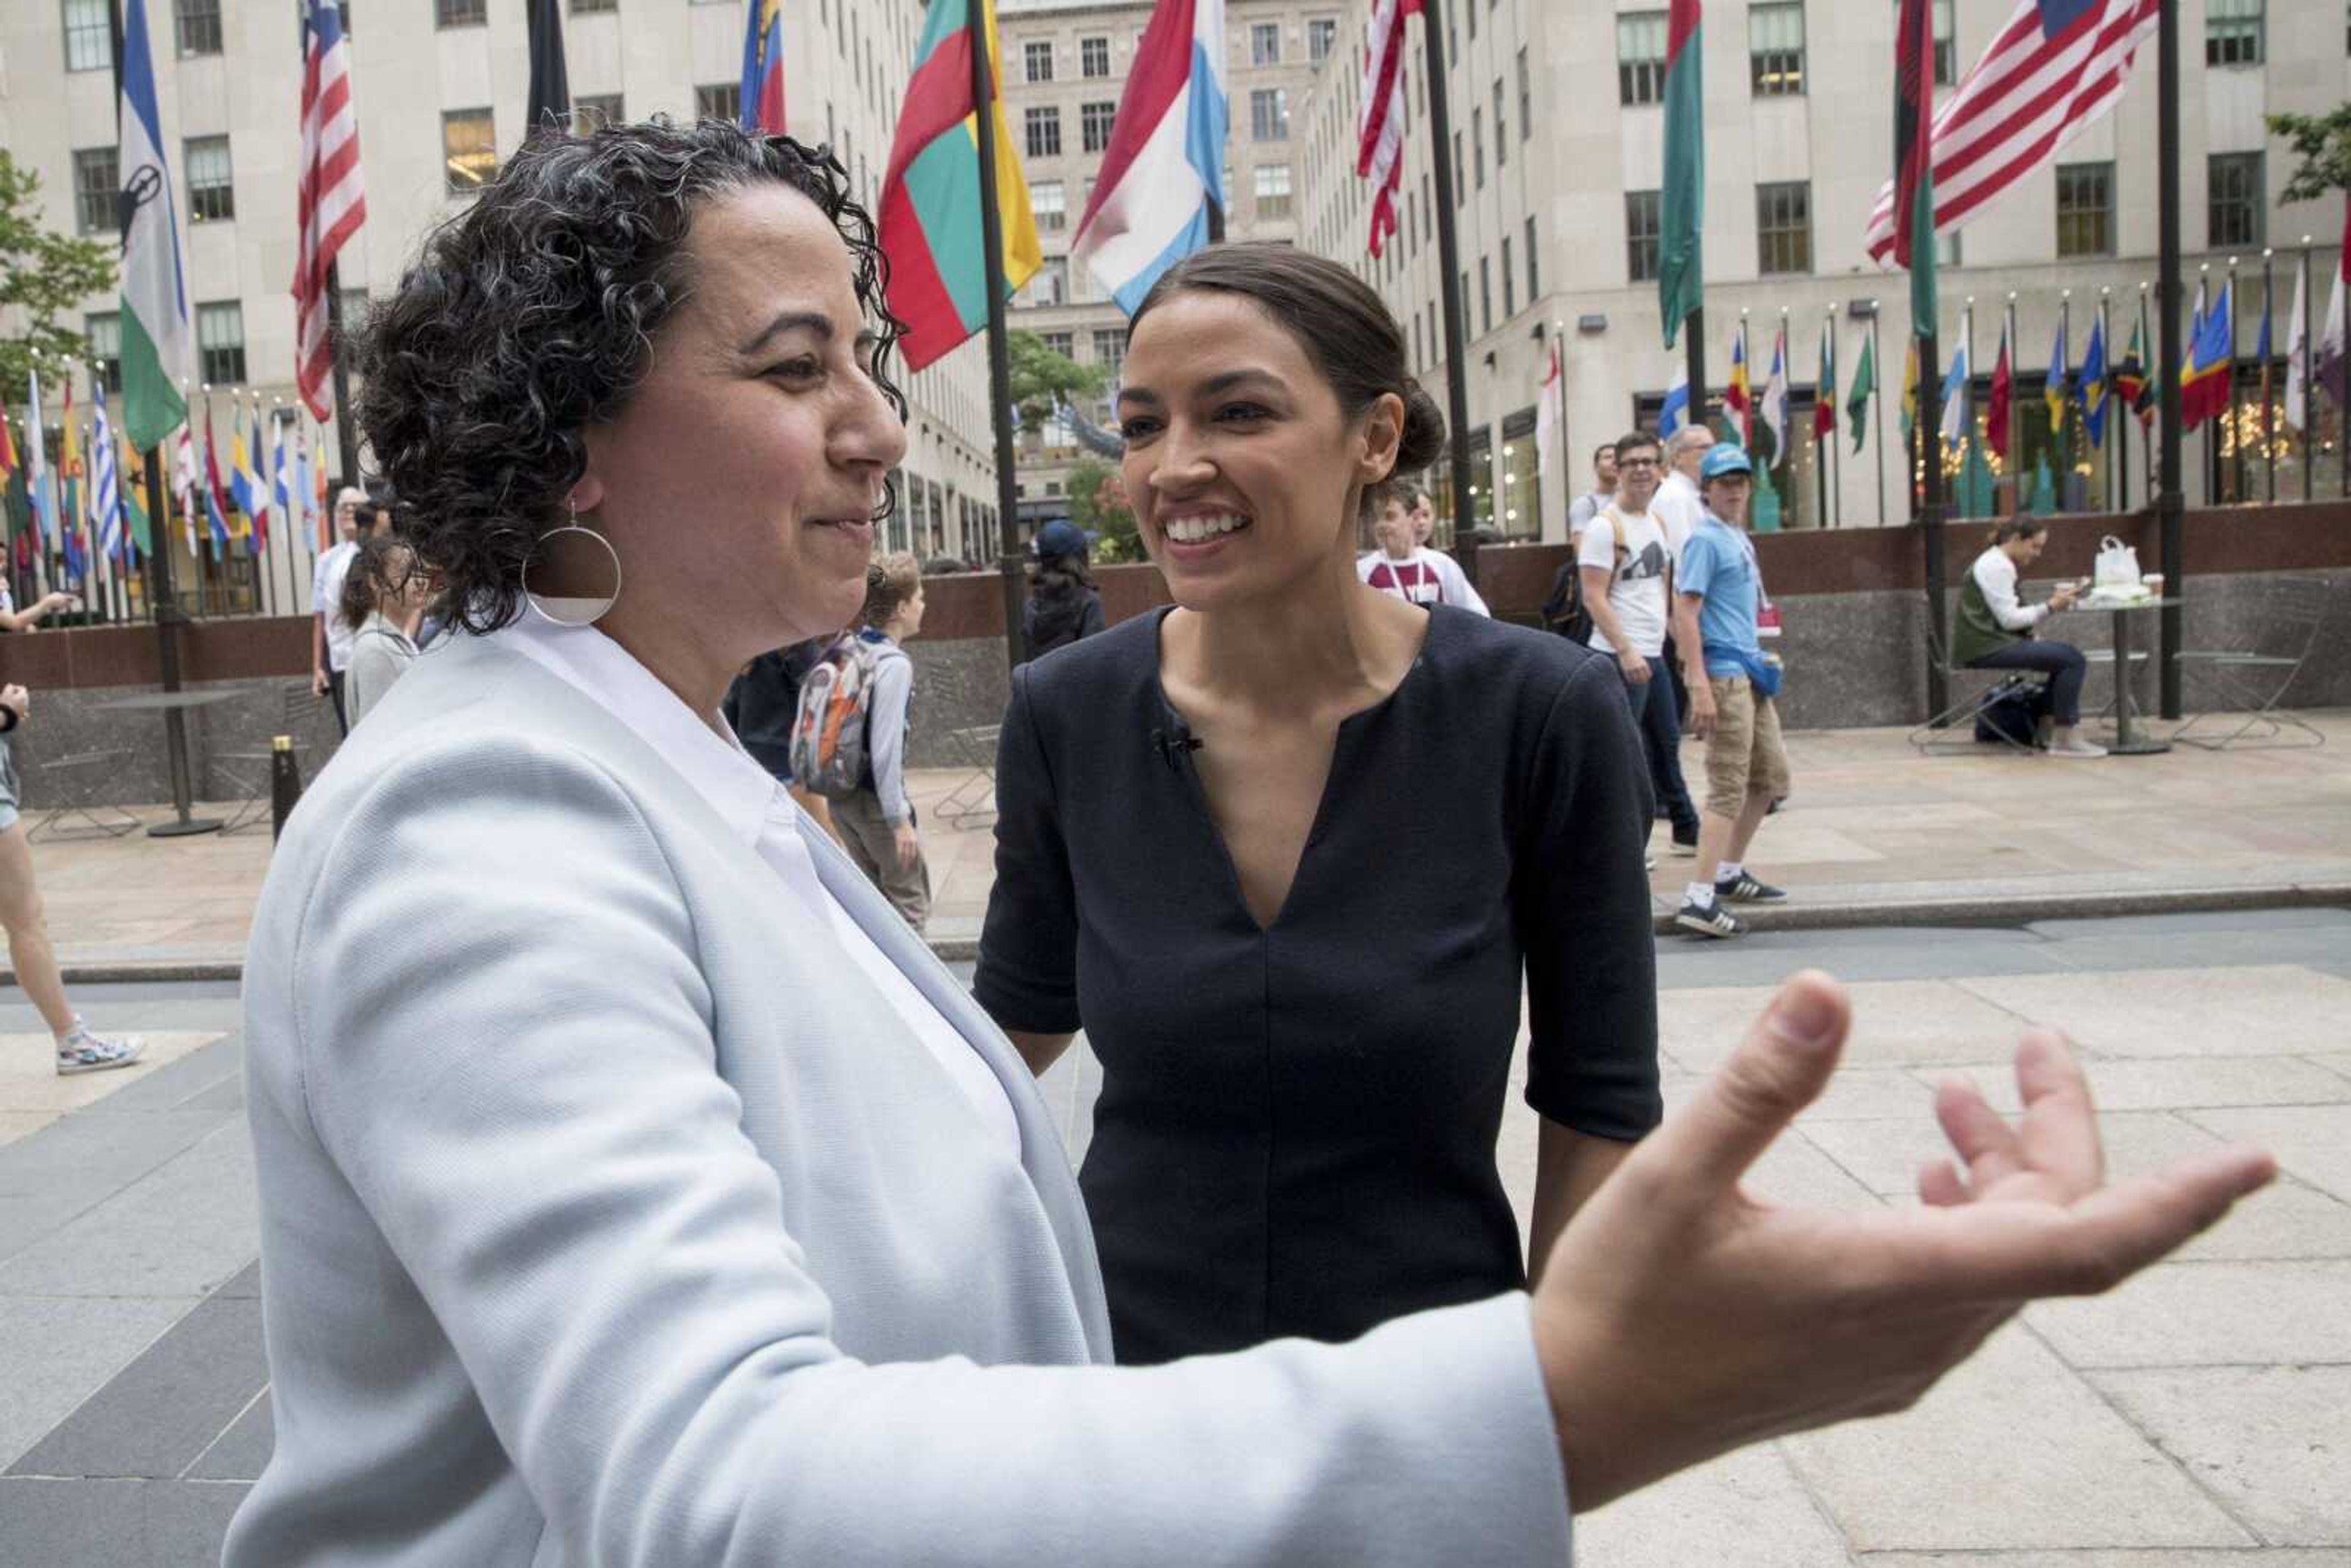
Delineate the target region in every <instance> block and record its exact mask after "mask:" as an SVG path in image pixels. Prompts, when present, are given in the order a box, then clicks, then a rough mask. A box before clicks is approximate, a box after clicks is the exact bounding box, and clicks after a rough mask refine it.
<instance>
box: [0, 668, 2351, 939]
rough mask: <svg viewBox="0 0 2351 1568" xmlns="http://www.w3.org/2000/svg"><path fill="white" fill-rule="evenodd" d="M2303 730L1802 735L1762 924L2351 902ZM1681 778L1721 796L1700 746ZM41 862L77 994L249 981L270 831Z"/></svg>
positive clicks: (927, 842)
mask: <svg viewBox="0 0 2351 1568" xmlns="http://www.w3.org/2000/svg"><path fill="white" fill-rule="evenodd" d="M2304 718H2306V719H2308V720H2309V721H2310V722H2312V723H2313V724H2314V725H2316V726H2317V727H2319V728H2320V729H2321V730H2322V731H2324V732H2325V734H2326V736H2327V737H2328V744H2327V745H2325V746H2324V747H2316V748H2314V749H2310V750H2300V751H2294V750H2271V751H2259V750H2243V751H2230V752H2222V753H2213V752H2207V751H2201V750H2198V749H2195V748H2193V747H2179V748H2178V749H2177V750H2174V751H2172V752H2170V753H2168V754H2167V755H2163V756H2155V757H2132V758H2119V757H2118V758H2106V759H2104V760H2101V761H2087V762H2060V761H2056V760H2053V759H2051V758H2043V757H2023V756H2019V755H2016V754H2014V753H2012V752H2010V751H2008V750H2006V749H2005V748H2003V747H1983V748H1980V751H1978V752H1974V753H1969V754H1965V755H1959V756H1935V757H1924V758H1922V757H1920V756H1918V755H1917V753H1916V752H1914V751H1913V750H1912V749H1911V748H1910V747H1909V746H1908V744H1907V741H1906V740H1905V738H1904V737H1905V735H1906V733H1907V732H1905V731H1902V730H1896V729H1847V730H1817V731H1812V732H1800V733H1797V734H1793V735H1791V736H1790V737H1788V746H1789V751H1790V754H1791V761H1792V769H1793V772H1794V775H1795V787H1796V792H1795V796H1794V798H1793V800H1792V801H1791V802H1790V805H1789V808H1788V810H1785V811H1784V812H1782V814H1780V815H1779V816H1777V817H1774V818H1773V819H1771V821H1770V822H1768V823H1767V824H1765V826H1764V828H1763V830H1762V831H1761V832H1760V833H1759V834H1758V835H1757V838H1756V841H1755V851H1754V853H1753V855H1752V856H1751V857H1750V858H1751V859H1752V860H1753V862H1754V863H1755V865H1756V866H1757V867H1758V869H1759V870H1760V871H1761V873H1763V874H1764V875H1765V876H1766V877H1768V878H1769V879H1771V880H1772V881H1774V882H1779V883H1783V884H1784V885H1786V886H1787V887H1788V888H1789V889H1790V891H1791V893H1792V894H1793V899H1792V902H1791V903H1790V904H1787V905H1784V906H1782V907H1780V908H1777V909H1770V910H1761V911H1755V912H1753V913H1754V914H1755V917H1756V924H1757V925H1759V926H1782V927H1792V926H1800V925H1830V926H1842V925H1872V924H1879V923H1885V922H1895V923H1909V924H1930V923H1931V924H1952V923H1977V924H1981V923H1987V922H1995V923H1996V922H2007V923H2014V922H2017V921H2022V920H2029V919H2042V918H2049V917H2053V916H2056V915H2114V914H2130V913H2159V912H2165V911H2173V910H2180V909H2199V908H2208V909H2209V908H2228V907H2240V906H2244V905H2248V904H2276V903H2281V902H2292V901H2296V900H2300V901H2304V902H2323V903H2332V902H2344V901H2351V711H2335V712H2325V713H2307V714H2304ZM2157 728H2158V729H2161V728H2163V727H2161V726H2158V727H2157ZM1684 766H1685V769H1686V771H1687V775H1688V777H1689V778H1690V779H1694V780H1698V779H1703V777H1704V774H1705V768H1704V766H1703V763H1702V761H1701V760H1700V753H1699V750H1698V747H1696V746H1695V745H1686V746H1685V749H1684ZM910 781H911V787H912V793H913V795H914V801H915V806H916V809H917V811H918V812H919V813H920V815H921V817H922V820H923V850H924V853H925V856H927V857H928V859H929V861H930V866H931V883H932V888H933V892H934V899H935V902H934V905H933V915H932V920H931V926H930V936H931V939H932V942H933V943H934V945H935V946H938V947H939V949H940V950H941V952H942V953H944V954H946V956H950V957H958V958H963V957H969V956H972V955H973V953H974V951H975V949H976V946H977V940H978V936H979V928H980V923H981V920H982V918H983V917H984V916H985V915H986V914H987V894H988V890H989V888H990V887H992V886H993V885H994V883H995V876H996V870H995V862H994V859H993V856H994V853H995V839H994V835H993V833H992V832H991V831H989V829H990V827H991V825H992V819H991V818H989V817H987V816H986V815H982V816H980V817H978V818H977V819H974V820H971V821H969V822H968V823H967V825H965V826H961V827H958V826H956V825H955V824H950V823H947V822H945V821H941V820H940V819H939V816H938V813H937V811H936V810H935V807H936V806H937V804H938V803H939V802H940V801H941V800H944V799H946V797H948V796H949V795H950V794H952V793H954V792H956V791H957V790H958V789H965V788H966V787H967V786H968V785H970V784H971V783H972V782H973V780H972V774H971V771H970V770H969V769H967V768H965V769H946V768H943V769H932V770H920V771H916V772H915V773H914V774H913V775H912V776H911V780H910ZM983 794H984V791H983ZM37 805H38V803H37V802H36V803H35V806H36V809H37ZM1432 809H1441V807H1440V806H1439V805H1438V804H1437V803H1434V802H1433V803H1432ZM168 814H169V813H168V811H166V810H162V809H153V808H151V809H150V810H146V811H144V812H142V813H141V815H142V816H143V817H144V818H145V819H146V820H148V821H159V820H161V819H162V817H164V816H167V815H168ZM1666 839H1667V835H1666V833H1665V832H1664V831H1662V830H1661V831H1659V832H1658V833H1657V834H1656V846H1657V850H1658V859H1657V866H1656V873H1655V875H1654V877H1653V879H1652V885H1653V887H1654V890H1655V892H1656V908H1657V911H1658V914H1659V915H1660V916H1661V918H1662V917H1664V916H1666V915H1670V913H1671V911H1672V907H1673V904H1674V903H1675V902H1676V901H1677V900H1678V898H1679V896H1680V893H1681V889H1682V885H1683V883H1685V882H1686V881H1687V877H1688V869H1687V868H1688V864H1689V862H1687V861H1684V860H1679V859H1677V858H1675V857H1674V856H1672V855H1671V854H1669V853H1667V852H1666V847H1665V846H1666ZM34 856H35V863H36V864H37V866H38V867H39V869H40V876H41V888H42V892H43V894H44V895H45V896H46V897H47V902H48V909H49V925H50V931H51V935H52V936H53V937H54V939H55V940H56V942H57V948H58V956H59V958H60V961H61V962H62V963H64V965H65V966H66V969H67V973H68V977H73V976H75V975H81V976H84V977H89V978H136V977H158V978H177V977H190V976H194V977H220V976H234V975H235V974H236V973H237V972H238V967H239V966H240V965H241V963H242V962H243V958H244V952H245V939H246V931H247V929H248V928H249V926H250V925H251V919H252V907H253V901H254V899H255V898H256V896H257V894H259V892H260V888H261V879H262V877H263V875H264V873H266V872H267V870H268V865H269V834H268V832H267V831H266V827H265V828H264V829H263V830H262V831H256V832H250V833H242V834H238V835H236V836H235V837H226V838H225V837H221V836H218V835H209V836H206V837H203V838H194V839H171V840H162V839H150V838H148V837H146V836H145V835H144V834H143V833H133V834H131V835H130V836H128V837H125V838H120V839H104V838H93V839H83V840H78V841H57V840H50V839H44V840H42V841H40V842H38V843H37V844H36V845H35V846H34ZM0 977H5V971H0ZM11 978H12V977H11Z"/></svg>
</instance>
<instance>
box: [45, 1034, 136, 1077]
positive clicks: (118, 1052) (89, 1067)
mask: <svg viewBox="0 0 2351 1568" xmlns="http://www.w3.org/2000/svg"><path fill="white" fill-rule="evenodd" d="M146 1049H147V1042H146V1041H145V1040H140V1039H139V1038H137V1037H136V1036H125V1037H124V1038H122V1039H120V1040H108V1039H106V1038H105V1037H103V1036H101V1035H95V1034H92V1033H90V1032H89V1030H82V1031H81V1032H79V1033H78V1034H74V1035H70V1036H68V1038H67V1039H65V1040H60V1041H59V1042H58V1043H57V1073H58V1075H59V1076H60V1077H64V1078H70V1077H72V1076H73V1075H74V1074H75V1073H77V1072H104V1071H107V1070H108V1069H110V1068H115V1067H128V1066H130V1065H131V1063H132V1062H134V1061H138V1060H139V1053H140V1052H141V1051H145V1050H146Z"/></svg>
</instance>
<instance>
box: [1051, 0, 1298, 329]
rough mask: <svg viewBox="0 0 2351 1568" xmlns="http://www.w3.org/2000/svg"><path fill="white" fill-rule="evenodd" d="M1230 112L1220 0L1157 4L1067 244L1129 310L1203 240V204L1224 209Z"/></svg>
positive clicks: (1205, 227)
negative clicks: (1082, 213) (1094, 179)
mask: <svg viewBox="0 0 2351 1568" xmlns="http://www.w3.org/2000/svg"><path fill="white" fill-rule="evenodd" d="M1227 123H1228V106H1227V102H1226V95H1225V0H1160V4H1158V5H1155V6H1154V7H1153V8H1152V12H1151V22H1150V25H1149V26H1146V27H1144V30H1143V37H1142V40H1141V41H1140V42H1139V43H1137V44H1136V45H1135V47H1134V67H1133V68H1131V69H1130V70H1129V71H1128V72H1127V77H1126V90H1125V91H1124V92H1123V93H1121V94H1120V95H1119V101H1118V117H1117V119H1115V120H1113V121H1112V123H1111V132H1110V144H1109V145H1108V146H1107V147H1105V148H1104V149H1103V150H1102V172H1101V174H1100V177H1099V179H1098V181H1097V183H1096V184H1095V185H1094V193H1093V195H1092V198H1091V199H1090V200H1089V201H1088V202H1087V203H1086V211H1085V216H1084V217H1082V218H1081V219H1080V220H1079V222H1078V233H1077V238H1076V240H1075V241H1074V243H1072V244H1071V246H1070V259H1071V260H1072V261H1074V262H1076V263H1078V264H1079V265H1081V266H1082V267H1085V268H1086V270H1088V271H1089V272H1091V273H1092V274H1093V277H1094V281H1095V282H1097V283H1099V284H1101V285H1102V289H1103V291H1104V292H1105V293H1107V294H1109V295H1110V297H1111V298H1113V299H1115V300H1116V301H1118V308H1120V309H1122V310H1123V311H1125V312H1126V313H1127V314H1128V315H1130V316H1132V315H1134V311H1135V308H1136V307H1137V306H1139V305H1141V304H1142V303H1143V297H1144V295H1145V294H1147V293H1149V292H1150V291H1151V286H1152V285H1153V284H1154V283H1156V282H1157V281H1158V280H1159V275H1160V274H1161V273H1163V272H1165V271H1166V270H1167V269H1168V268H1169V267H1173V266H1175V264H1176V263H1177V262H1179V261H1181V260H1183V259H1184V257H1186V256H1189V255H1191V254H1192V253H1193V252H1194V251H1196V250H1199V249H1202V248H1203V247H1205V246H1207V243H1208V207H1209V204H1211V203H1214V204H1216V205H1217V207H1218V208H1219V209H1227V208H1228V203H1227V199H1226V192H1225V179H1224V170H1225V133H1226V129H1227ZM1283 174H1284V175H1285V176H1287V174H1288V169H1287V167H1286V166H1285V167H1284V168H1283Z"/></svg>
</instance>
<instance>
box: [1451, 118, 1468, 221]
mask: <svg viewBox="0 0 2351 1568" xmlns="http://www.w3.org/2000/svg"><path fill="white" fill-rule="evenodd" d="M1467 145H1468V143H1467V142H1465V141H1462V140H1461V132H1459V131H1455V132H1454V133H1453V210H1454V211H1455V212H1457V213H1458V212H1459V211H1460V210H1461V209H1462V208H1463V207H1466V206H1468V204H1469V160H1468V156H1467V155H1466V154H1464V153H1463V152H1462V148H1464V147H1465V146H1467Z"/></svg>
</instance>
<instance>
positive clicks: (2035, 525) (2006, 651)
mask: <svg viewBox="0 0 2351 1568" xmlns="http://www.w3.org/2000/svg"><path fill="white" fill-rule="evenodd" d="M2048 544H2049V525H2048V524H2046V523H2044V522H2043V521H2042V520H2041V519H2040V518H2038V517H2010V518H2008V519H2007V520H2006V521H2004V522H2002V523H2001V525H2000V526H1999V527H1998V528H1994V529H1993V530H1992V535H1991V548H1990V549H1986V550H1985V551H1984V552H1983V554H1981V555H1980V556H1978V557H1976V559H1975V564H1974V565H1973V566H1971V567H1970V568H1968V575H1967V577H1966V579H1965V580H1963V581H1962V582H1961V583H1960V584H1959V607H1958V608H1957V609H1956V610H1955V611H1953V612H1952V615H1951V662H1952V663H1953V664H1959V665H1962V666H1964V667H1966V668H1968V669H1970V670H2038V671H2040V672H2041V673H2042V674H2044V675H2047V676H2048V677H2049V702H2050V715H2051V720H2052V723H2053V726H2054V727H2053V729H2052V730H2051V732H2050V737H2049V755H2050V756H2052V757H2104V756H2105V754H2106V748H2105V747H2103V746H2095V745H2093V744H2091V743H2090V742H2089V741H2086V740H2085V739H2083V738H2082V731H2081V724H2082V677H2083V676H2084V675H2085V674H2087V673H2088V671H2089V661H2088V660H2087V659H2085V658H2084V657H2083V656H2082V650H2081V649H2079V648H2076V647H2074V645H2073V644H2072V643H2048V642H2043V641H2042V640H2041V639H2040V638H2038V637H2034V636H2032V634H2031V633H2032V632H2034V631H2036V630H2037V629H2038V628H2039V627H2040V625H2041V623H2042V622H2043V621H2046V620H2047V619H2048V618H2049V617H2050V616H2051V615H2053V614H2054V613H2056V612H2059V611H2061V610H2070V609H2072V608H2073V607H2074V600H2075V599H2076V598H2078V597H2079V591H2078V590H2077V589H2075V588H2074V585H2073V584H2071V583H2067V584H2066V585H2064V587H2062V588H2060V589H2058V590H2057V591H2056V592H2054V593H2053V594H2051V595H2050V596H2049V601H2048V602H2047V603H2045V604H2031V605H2028V604H2025V603H2022V601H2019V600H2018V598H2017V595H2016V572H2017V569H2018V568H2019V567H2025V566H2031V565H2032V563H2033V562H2034V561H2036V560H2039V559H2041V552H2042V550H2043V549H2046V548H2047V547H2048Z"/></svg>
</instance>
